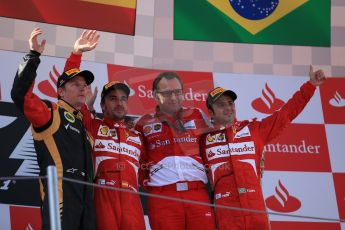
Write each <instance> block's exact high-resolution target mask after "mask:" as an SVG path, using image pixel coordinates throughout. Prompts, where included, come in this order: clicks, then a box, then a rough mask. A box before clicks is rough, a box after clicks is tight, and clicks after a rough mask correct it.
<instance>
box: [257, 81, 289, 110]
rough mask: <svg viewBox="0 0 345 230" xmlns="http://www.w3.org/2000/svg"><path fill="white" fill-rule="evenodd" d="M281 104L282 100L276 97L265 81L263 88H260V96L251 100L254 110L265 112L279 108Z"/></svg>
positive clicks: (282, 103)
mask: <svg viewBox="0 0 345 230" xmlns="http://www.w3.org/2000/svg"><path fill="white" fill-rule="evenodd" d="M283 105H284V101H282V100H280V99H279V98H276V95H275V94H274V92H273V91H272V89H271V88H270V87H269V86H268V84H267V83H266V84H265V88H264V89H262V97H260V98H256V99H255V100H254V101H252V107H253V108H254V109H255V110H256V111H258V112H260V113H265V114H272V113H274V112H275V111H277V110H279V109H280V108H281V107H282V106H283Z"/></svg>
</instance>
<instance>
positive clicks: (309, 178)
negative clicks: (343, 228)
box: [263, 171, 339, 222]
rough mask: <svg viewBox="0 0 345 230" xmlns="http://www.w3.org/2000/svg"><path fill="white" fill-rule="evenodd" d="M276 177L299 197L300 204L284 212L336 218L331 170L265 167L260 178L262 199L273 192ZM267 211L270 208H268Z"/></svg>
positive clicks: (277, 219)
mask: <svg viewBox="0 0 345 230" xmlns="http://www.w3.org/2000/svg"><path fill="white" fill-rule="evenodd" d="M279 180H280V181H281V183H282V184H283V185H284V187H285V188H286V189H287V190H288V192H289V194H290V196H293V197H295V198H297V199H298V200H300V201H301V207H300V208H299V209H298V210H297V211H294V212H288V213H287V214H293V215H302V216H312V217H322V218H332V219H339V213H338V208H337V201H336V197H335V191H334V182H333V178H332V174H331V173H316V172H315V173H299V172H278V171H266V172H265V173H264V178H263V192H264V197H265V199H267V198H268V197H270V196H272V195H274V194H275V187H276V186H278V181H279ZM268 211H270V212H274V211H273V210H270V209H268ZM269 218H270V220H273V221H306V222H315V221H317V220H314V219H303V218H302V219H301V218H295V217H285V216H277V215H270V217H269ZM321 222H327V221H321Z"/></svg>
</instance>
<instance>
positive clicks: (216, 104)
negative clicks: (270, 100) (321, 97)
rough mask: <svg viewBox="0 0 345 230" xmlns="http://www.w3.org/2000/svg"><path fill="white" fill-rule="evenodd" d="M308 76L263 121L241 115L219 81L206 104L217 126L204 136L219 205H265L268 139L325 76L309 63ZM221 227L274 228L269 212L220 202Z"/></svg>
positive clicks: (203, 146) (230, 93)
mask: <svg viewBox="0 0 345 230" xmlns="http://www.w3.org/2000/svg"><path fill="white" fill-rule="evenodd" d="M309 75H310V81H309V82H306V83H305V84H303V85H302V87H301V88H300V90H299V91H298V92H296V93H295V94H294V95H293V97H292V98H291V99H290V100H289V101H288V102H287V103H286V104H285V105H284V106H283V107H282V108H281V110H280V111H277V112H275V113H274V114H272V115H271V116H268V117H266V118H264V119H263V120H262V121H257V120H253V121H248V120H245V121H237V120H236V110H235V103H234V101H235V100H236V98H237V95H236V94H235V93H234V92H233V91H231V90H225V89H223V88H221V87H217V88H215V89H214V90H212V91H211V92H210V93H209V94H208V99H207V107H208V109H209V112H210V114H211V116H212V119H213V122H214V126H215V127H214V131H212V132H210V133H208V134H204V135H203V136H202V138H201V153H202V156H203V160H204V162H205V164H206V165H207V168H208V174H209V178H210V180H211V182H212V187H213V191H214V202H215V204H216V205H224V206H229V207H235V208H243V209H250V210H259V211H262V212H265V211H266V206H265V202H264V197H263V193H262V189H261V183H260V182H261V173H262V172H261V170H262V168H261V165H260V163H261V160H262V158H263V148H264V145H265V144H267V143H268V142H269V141H271V140H272V139H273V138H275V137H277V136H278V135H279V134H280V133H281V132H282V130H283V129H284V128H285V127H286V126H287V125H288V124H290V123H291V121H292V120H293V119H294V118H295V117H297V116H298V115H299V114H300V113H301V111H302V110H303V109H304V107H305V106H306V104H307V103H308V101H309V100H310V98H311V97H312V96H313V94H314V91H315V89H316V86H318V85H320V84H322V83H323V82H324V80H325V76H324V73H323V71H322V70H318V71H316V72H313V70H312V67H311V69H310V73H309ZM216 219H217V223H218V229H220V230H224V229H255V230H258V229H270V225H269V220H268V216H267V215H266V214H265V213H255V212H245V211H238V210H234V209H222V208H217V207H216Z"/></svg>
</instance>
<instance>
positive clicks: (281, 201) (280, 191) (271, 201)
mask: <svg viewBox="0 0 345 230" xmlns="http://www.w3.org/2000/svg"><path fill="white" fill-rule="evenodd" d="M275 192H276V193H275V194H274V195H272V196H270V197H268V198H267V199H266V205H267V207H268V208H269V209H271V210H273V211H277V212H294V211H297V210H298V209H299V208H300V207H301V201H299V200H298V199H297V198H295V197H293V196H291V195H290V194H289V191H288V190H287V189H286V188H285V187H284V185H283V184H282V183H281V181H280V180H279V181H278V186H276V188H275Z"/></svg>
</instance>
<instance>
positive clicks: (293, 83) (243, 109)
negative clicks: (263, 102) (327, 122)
mask: <svg viewBox="0 0 345 230" xmlns="http://www.w3.org/2000/svg"><path fill="white" fill-rule="evenodd" d="M308 79H309V77H298V78H297V77H286V76H273V75H250V74H242V75H240V74H227V73H214V74H213V80H214V85H215V87H216V86H221V87H223V88H226V89H231V90H233V91H235V92H236V94H237V96H238V97H237V100H236V108H237V118H238V119H239V120H244V119H252V118H255V117H257V118H258V119H260V120H261V119H262V118H264V117H267V116H268V114H264V113H260V112H258V111H256V110H254V109H253V108H252V106H251V103H252V101H253V100H255V99H256V98H259V97H263V96H262V90H263V89H265V84H266V83H267V84H268V86H269V88H270V89H271V90H272V91H273V92H274V94H275V97H276V98H278V99H281V100H283V101H284V102H287V101H288V100H289V99H290V98H291V97H292V95H293V94H294V93H295V92H296V91H297V90H298V89H299V88H300V86H301V85H302V84H303V83H304V82H306V81H307V80H308ZM323 122H324V120H323V114H322V107H321V100H320V92H319V90H318V89H317V90H316V92H315V94H314V96H313V97H312V98H311V100H310V102H309V103H308V105H307V106H306V107H305V109H304V110H303V111H302V113H301V114H300V115H299V116H298V117H297V118H296V119H295V120H294V123H309V124H320V123H323Z"/></svg>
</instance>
